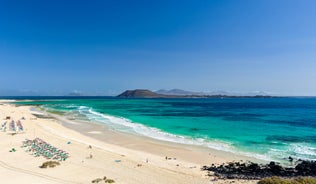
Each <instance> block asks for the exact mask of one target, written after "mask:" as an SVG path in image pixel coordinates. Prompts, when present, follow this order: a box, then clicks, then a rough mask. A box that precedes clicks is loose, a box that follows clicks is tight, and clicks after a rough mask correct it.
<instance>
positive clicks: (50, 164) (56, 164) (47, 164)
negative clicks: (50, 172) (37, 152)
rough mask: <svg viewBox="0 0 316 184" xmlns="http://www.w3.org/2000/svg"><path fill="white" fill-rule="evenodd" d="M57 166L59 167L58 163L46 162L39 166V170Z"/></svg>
mask: <svg viewBox="0 0 316 184" xmlns="http://www.w3.org/2000/svg"><path fill="white" fill-rule="evenodd" d="M58 165H60V163H59V162H57V161H47V162H44V163H43V164H42V165H41V166H40V168H42V169H45V168H48V167H56V166H58Z"/></svg>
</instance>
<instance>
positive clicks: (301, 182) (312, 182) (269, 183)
mask: <svg viewBox="0 0 316 184" xmlns="http://www.w3.org/2000/svg"><path fill="white" fill-rule="evenodd" d="M258 184H316V178H314V177H298V178H294V179H283V178H279V177H271V178H265V179H263V180H261V181H259V182H258Z"/></svg>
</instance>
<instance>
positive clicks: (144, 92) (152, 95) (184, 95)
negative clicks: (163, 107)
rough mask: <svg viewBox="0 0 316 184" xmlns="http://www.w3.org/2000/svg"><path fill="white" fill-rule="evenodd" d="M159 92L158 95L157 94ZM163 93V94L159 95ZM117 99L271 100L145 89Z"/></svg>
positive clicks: (122, 95)
mask: <svg viewBox="0 0 316 184" xmlns="http://www.w3.org/2000/svg"><path fill="white" fill-rule="evenodd" d="M157 92H159V93H160V94H159V93H157ZM161 93H164V94H161ZM117 97H119V98H271V96H267V95H252V96H246V95H244V96H239V95H226V94H212V95H211V94H203V93H193V94H192V92H189V91H184V90H178V89H176V90H170V91H167V90H159V91H156V92H152V91H150V90H147V89H136V90H127V91H125V92H123V93H121V94H120V95H118V96H117Z"/></svg>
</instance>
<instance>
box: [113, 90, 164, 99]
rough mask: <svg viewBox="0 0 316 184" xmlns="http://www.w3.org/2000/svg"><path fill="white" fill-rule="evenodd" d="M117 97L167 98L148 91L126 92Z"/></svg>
mask: <svg viewBox="0 0 316 184" xmlns="http://www.w3.org/2000/svg"><path fill="white" fill-rule="evenodd" d="M117 97H120V98H166V97H167V96H166V95H162V94H157V93H154V92H152V91H150V90H147V89H136V90H126V91H124V92H123V93H121V94H120V95H118V96H117Z"/></svg>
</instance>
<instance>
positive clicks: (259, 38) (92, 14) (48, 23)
mask: <svg viewBox="0 0 316 184" xmlns="http://www.w3.org/2000/svg"><path fill="white" fill-rule="evenodd" d="M315 7H316V1H314V0H301V1H297V0H295V1H294V0H256V1H254V0H239V1H236V0H198V1H193V0H192V1H187V0H179V1H177V0H173V1H170V0H159V1H147V0H143V1H139V0H135V1H124V0H121V1H116V0H89V1H82V0H67V1H64V0H45V1H42V0H30V1H25V0H21V1H18V0H1V1H0V71H1V77H0V84H1V85H0V95H18V94H19V95H29V94H34V95H35V94H37V95H65V94H68V93H70V92H80V93H83V94H86V95H116V94H118V93H121V92H123V91H124V90H126V89H151V90H158V89H173V88H180V89H184V90H191V91H204V92H208V91H219V90H220V91H228V92H242V93H247V92H253V91H264V92H267V93H270V94H277V95H298V96H304V95H307V96H316V11H315Z"/></svg>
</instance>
